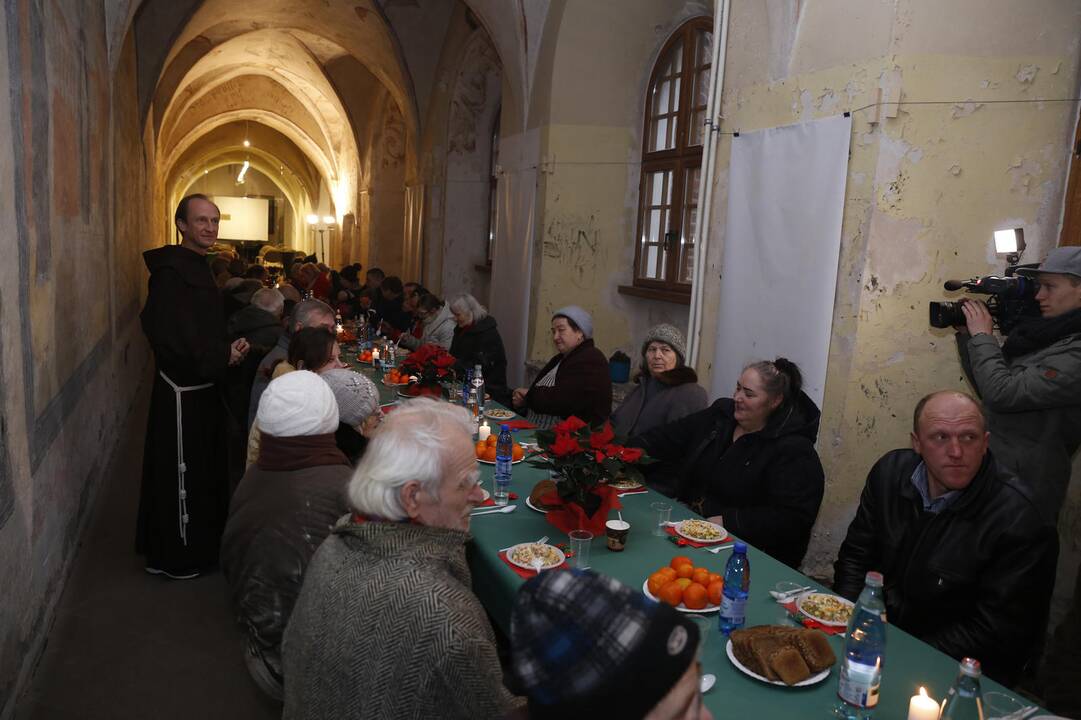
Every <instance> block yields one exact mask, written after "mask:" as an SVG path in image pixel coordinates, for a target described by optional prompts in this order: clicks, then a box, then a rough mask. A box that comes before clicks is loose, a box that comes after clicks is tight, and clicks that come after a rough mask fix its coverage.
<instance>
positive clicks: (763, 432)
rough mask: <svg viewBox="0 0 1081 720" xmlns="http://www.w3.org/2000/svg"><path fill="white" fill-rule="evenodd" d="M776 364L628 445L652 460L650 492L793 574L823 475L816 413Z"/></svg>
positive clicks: (795, 374) (783, 366)
mask: <svg viewBox="0 0 1081 720" xmlns="http://www.w3.org/2000/svg"><path fill="white" fill-rule="evenodd" d="M801 386H802V377H801V376H800V372H799V369H798V368H797V367H796V366H795V365H794V364H793V363H791V362H789V361H788V360H786V359H784V358H777V359H776V360H774V361H773V362H770V361H763V362H758V363H754V364H752V365H749V366H747V367H746V368H745V369H744V370H743V373H742V374H741V375H740V378H739V382H737V383H736V392H735V395H734V397H732V398H721V399H720V400H718V401H716V402H715V403H713V405H711V406H710V407H708V408H706V409H705V410H703V411H701V412H698V413H694V414H693V415H688V416H687V417H685V418H683V419H681V420H677V421H676V422H673V423H669V424H667V425H663V426H661V427H659V428H656V429H654V430H651V431H649V432H647V433H644V434H642V435H640V436H638V437H637V438H634V439H632V440H631V441H630V443H629V444H631V445H636V446H638V447H642V448H644V449H645V450H646V452H647V453H648V454H649V455H650V456H652V457H654V458H656V459H658V460H661V461H662V462H660V463H657V464H655V465H653V466H651V467H650V468H649V469H647V476H648V478H649V480H650V485H653V486H654V487H656V488H657V489H658V490H660V491H661V492H664V493H665V494H669V495H672V496H673V497H675V498H677V499H679V500H681V501H683V502H684V503H686V504H687V505H688V506H689V507H691V508H692V509H693V510H695V511H696V512H698V513H700V514H702V515H704V516H707V517H709V518H710V519H711V520H713V521H714V522H717V523H720V524H723V525H724V527H725V528H726V529H728V530H729V531H730V532H732V533H733V534H734V535H736V536H738V537H739V538H741V539H743V540H746V541H747V542H749V543H751V544H752V545H754V546H756V547H757V548H759V549H760V550H763V551H764V552H767V553H769V554H770V555H772V556H773V557H775V558H777V559H778V560H780V561H781V562H783V563H785V564H786V565H789V566H791V567H793V568H795V567H797V566H798V565H799V563H800V561H801V560H802V559H803V556H804V554H805V553H806V552H807V543H808V541H809V540H810V537H811V527H812V526H813V525H814V522H815V518H817V517H818V509H819V507H820V506H821V504H822V494H823V492H824V489H825V475H824V473H823V472H822V463H821V462H820V461H819V459H818V453H817V452H816V451H815V447H814V443H815V438H816V437H817V435H818V419H819V416H820V412H819V410H818V408H817V407H816V406H815V404H814V402H813V401H812V400H811V399H810V398H809V397H807V395H806V393H804V392H803V391H802V390H801Z"/></svg>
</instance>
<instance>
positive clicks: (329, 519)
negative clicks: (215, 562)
mask: <svg viewBox="0 0 1081 720" xmlns="http://www.w3.org/2000/svg"><path fill="white" fill-rule="evenodd" d="M263 400H264V401H263V403H262V405H260V407H259V415H258V421H259V427H260V428H261V429H262V432H263V436H262V441H261V442H260V443H259V459H258V460H257V461H256V463H255V464H254V465H252V466H251V467H250V468H248V471H247V472H246V473H245V474H244V479H243V480H241V481H240V485H239V486H238V487H237V490H236V493H235V494H234V495H233V500H232V503H231V504H230V507H229V522H228V524H227V525H226V527H225V534H224V536H223V538H222V548H221V566H222V570H223V571H224V572H225V578H226V580H227V581H228V583H229V592H230V595H231V596H232V601H233V608H234V610H235V612H236V615H237V620H238V621H239V623H240V624H241V625H242V626H243V627H244V629H245V631H246V634H247V640H248V642H247V646H246V650H245V660H246V661H247V664H248V670H249V672H250V673H251V675H252V678H253V679H254V680H255V682H256V684H257V685H258V686H259V688H260V689H261V690H263V692H265V693H267V694H268V695H270V696H271V697H273V698H275V699H278V700H280V699H281V697H282V662H281V640H282V634H283V633H284V632H285V626H286V625H287V624H288V622H289V616H290V614H291V613H292V610H293V605H294V604H295V603H296V599H297V596H298V595H299V594H300V587H301V584H302V583H303V580H304V570H305V568H307V566H308V561H309V560H311V557H312V555H313V554H315V550H316V548H318V547H319V544H320V543H321V542H322V541H323V540H324V539H325V538H326V537H327V535H328V534H329V533H330V529H331V527H332V526H333V525H334V522H335V521H336V520H337V519H338V518H339V517H340V516H341V515H342V514H344V513H345V512H346V511H347V506H346V503H345V487H346V484H347V483H348V482H349V475H350V473H351V472H352V468H351V467H350V466H349V462H348V460H347V459H346V457H345V455H343V454H342V453H341V451H340V450H338V448H337V446H336V445H335V440H334V433H335V431H336V430H337V429H338V405H337V403H336V401H335V398H334V393H333V392H332V391H331V389H330V387H329V386H328V385H327V384H326V383H325V382H323V379H322V378H320V377H319V376H318V375H316V374H315V373H312V372H308V371H305V370H301V371H297V372H291V373H286V374H285V375H282V376H281V377H279V378H278V379H277V380H275V381H274V382H272V383H270V385H269V386H268V387H267V390H266V393H264V397H263Z"/></svg>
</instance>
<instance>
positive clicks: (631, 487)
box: [608, 481, 645, 493]
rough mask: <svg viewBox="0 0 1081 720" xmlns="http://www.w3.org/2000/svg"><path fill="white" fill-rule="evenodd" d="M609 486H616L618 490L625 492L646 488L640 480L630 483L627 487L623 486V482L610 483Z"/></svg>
mask: <svg viewBox="0 0 1081 720" xmlns="http://www.w3.org/2000/svg"><path fill="white" fill-rule="evenodd" d="M624 482H626V481H624ZM608 486H609V487H611V488H614V489H615V490H616V492H621V493H625V492H633V491H635V490H638V489H639V488H644V487H645V484H643V483H640V482H636V483H634V484H633V485H628V486H627V487H622V484H621V483H620V484H617V483H608Z"/></svg>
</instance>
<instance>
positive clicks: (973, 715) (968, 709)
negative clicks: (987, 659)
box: [938, 658, 985, 720]
mask: <svg viewBox="0 0 1081 720" xmlns="http://www.w3.org/2000/svg"><path fill="white" fill-rule="evenodd" d="M982 674H983V672H982V671H981V670H980V661H979V660H974V659H972V658H965V659H964V660H962V661H961V669H960V672H959V673H958V674H957V679H956V680H954V681H953V687H951V688H950V691H949V693H947V695H946V699H945V700H944V701H943V703H942V713H941V714H940V715H939V716H938V717H939V720H947V718H948V719H949V720H985V716H984V714H983V696H982V695H981V694H980V676H981V675H982Z"/></svg>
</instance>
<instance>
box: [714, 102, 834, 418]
mask: <svg viewBox="0 0 1081 720" xmlns="http://www.w3.org/2000/svg"><path fill="white" fill-rule="evenodd" d="M851 132H852V118H848V117H841V116H838V117H833V118H826V119H823V120H814V121H811V122H806V123H801V124H799V125H789V126H787V127H779V128H770V129H768V130H758V131H755V132H748V133H742V134H741V135H740V136H739V137H738V138H733V139H732V159H731V161H730V164H729V173H728V216H727V222H726V226H725V233H724V255H723V258H722V261H721V302H720V312H719V314H718V321H717V345H716V348H715V349H714V353H713V383H712V388H711V389H712V395H713V397H730V396H731V393H732V391H733V389H734V388H735V385H736V380H737V379H738V378H739V373H740V370H741V369H742V368H743V366H744V365H746V364H747V363H749V362H752V361H755V360H772V359H774V358H775V357H777V356H779V355H780V356H784V357H787V358H788V359H789V360H792V361H793V362H795V363H796V364H797V365H799V367H800V369H801V370H802V372H803V384H804V390H805V391H806V393H807V394H808V395H809V396H810V397H811V399H812V400H814V401H815V403H816V404H817V405H818V406H819V407H820V408H821V407H822V396H823V394H824V391H825V384H826V361H827V359H828V355H829V346H830V333H831V331H832V328H833V301H834V293H835V289H836V287H837V260H838V256H839V254H840V250H841V217H842V215H843V213H844V201H845V182H846V180H847V178H848V144H849V136H850V135H851Z"/></svg>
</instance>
